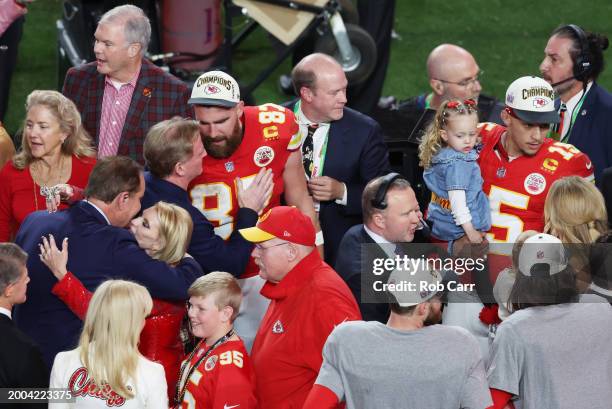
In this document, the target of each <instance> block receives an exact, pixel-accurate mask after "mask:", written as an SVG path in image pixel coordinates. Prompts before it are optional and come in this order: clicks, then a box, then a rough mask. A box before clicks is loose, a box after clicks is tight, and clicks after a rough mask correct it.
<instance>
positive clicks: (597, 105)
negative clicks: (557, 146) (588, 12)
mask: <svg viewBox="0 0 612 409" xmlns="http://www.w3.org/2000/svg"><path fill="white" fill-rule="evenodd" d="M607 48H608V38H607V37H606V36H604V35H601V34H596V33H590V32H585V31H584V30H582V28H580V27H579V26H577V25H574V24H569V25H565V26H560V27H558V28H556V29H555V30H554V31H553V32H552V35H551V37H550V38H549V40H548V43H547V44H546V48H545V49H544V55H545V56H544V60H543V61H542V63H541V64H540V71H541V72H542V77H543V78H544V79H545V80H546V81H548V82H549V83H550V84H551V85H552V87H553V88H554V90H555V92H556V93H557V95H558V97H559V98H558V99H557V100H556V101H555V106H556V107H558V110H559V114H560V116H561V122H560V123H559V124H558V125H553V127H552V128H551V133H550V136H551V137H553V138H554V139H557V140H560V141H561V142H566V143H569V144H572V145H574V146H575V147H576V148H578V149H579V150H581V151H582V152H584V153H586V154H587V155H588V156H589V157H590V158H591V160H592V161H593V166H594V168H595V180H596V182H597V184H598V185H600V184H601V180H600V178H601V174H602V172H603V170H604V169H605V168H607V167H610V166H612V123H611V122H610V119H609V118H610V116H611V115H612V95H611V94H610V93H609V92H608V91H606V90H605V89H604V88H602V87H601V86H599V85H598V84H597V83H596V80H597V78H598V77H599V74H601V72H602V71H603V68H604V57H603V51H604V50H605V49H607Z"/></svg>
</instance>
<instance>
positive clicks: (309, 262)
mask: <svg viewBox="0 0 612 409" xmlns="http://www.w3.org/2000/svg"><path fill="white" fill-rule="evenodd" d="M239 231H240V234H242V235H243V237H244V238H245V239H247V240H249V241H251V242H253V243H256V244H255V249H254V250H253V257H254V259H255V262H256V263H257V265H258V266H259V268H260V272H259V275H260V276H261V277H262V278H263V279H265V280H266V283H265V284H264V286H263V288H262V289H261V294H262V295H263V296H264V297H266V298H268V299H270V305H269V307H268V310H267V311H266V315H265V316H264V318H263V320H262V321H261V325H260V326H259V330H258V331H257V336H256V337H255V343H254V344H253V350H252V353H251V355H252V361H253V367H254V369H255V375H256V378H257V400H258V402H259V405H260V407H262V408H267V409H281V408H301V407H302V405H303V404H304V401H305V399H306V396H307V395H308V392H309V391H310V389H311V388H312V386H313V384H314V381H315V379H316V378H317V375H318V373H319V369H320V368H321V364H322V362H323V358H322V351H323V345H324V344H325V340H326V339H327V337H328V335H329V334H330V333H331V332H332V330H333V329H334V327H335V326H337V325H338V324H340V323H342V322H344V321H354V320H360V319H361V314H360V313H359V308H358V307H357V303H356V302H355V298H354V297H353V295H352V294H351V291H350V290H349V288H348V287H347V285H346V284H345V283H344V281H342V279H341V278H340V277H339V276H338V274H337V273H336V272H335V271H334V270H333V269H332V268H331V267H329V265H327V264H325V263H324V262H323V260H321V256H319V253H318V252H317V251H316V249H315V230H314V226H313V224H312V222H311V221H310V219H309V218H308V217H307V216H305V215H304V214H303V213H301V212H300V211H299V209H297V208H295V207H289V206H278V207H274V208H272V209H271V210H270V211H269V212H268V213H265V214H264V215H263V216H262V217H261V218H260V220H259V222H258V223H257V226H256V227H250V228H246V229H240V230H239Z"/></svg>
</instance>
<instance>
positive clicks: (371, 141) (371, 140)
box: [319, 108, 390, 265]
mask: <svg viewBox="0 0 612 409" xmlns="http://www.w3.org/2000/svg"><path fill="white" fill-rule="evenodd" d="M389 170H390V165H389V150H388V149H387V146H386V145H385V142H384V140H383V134H382V129H381V127H380V125H378V123H377V122H376V121H374V120H373V119H372V118H370V117H368V116H366V115H363V114H361V113H359V112H357V111H355V110H352V109H350V108H344V116H343V117H342V118H341V119H340V120H338V121H334V122H332V123H331V127H330V131H329V139H328V144H327V154H326V156H325V163H324V165H323V176H329V177H331V178H334V179H336V180H338V181H339V182H343V183H345V184H346V189H347V203H346V206H343V205H340V204H338V203H336V202H335V201H334V200H331V201H327V202H321V208H320V210H319V222H320V223H321V229H322V230H323V237H324V238H325V261H326V262H327V263H328V264H330V265H334V264H335V262H336V255H337V251H338V247H339V246H340V241H341V240H342V236H344V233H346V231H347V230H348V229H349V228H350V227H351V226H354V225H356V224H359V223H361V220H362V218H361V194H362V193H363V189H364V188H365V185H366V184H367V183H368V182H369V181H370V180H372V179H374V178H375V177H377V176H380V175H384V174H386V173H388V172H389Z"/></svg>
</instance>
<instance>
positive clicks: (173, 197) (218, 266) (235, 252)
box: [141, 117, 274, 277]
mask: <svg viewBox="0 0 612 409" xmlns="http://www.w3.org/2000/svg"><path fill="white" fill-rule="evenodd" d="M205 156H206V150H205V149H204V146H203V144H202V138H201V137H200V129H199V126H198V123H197V122H196V121H194V120H191V119H183V118H178V117H175V118H172V119H167V120H165V121H162V122H160V123H158V124H156V125H154V126H153V127H152V128H151V129H150V130H149V133H148V134H147V138H146V139H145V142H144V157H145V163H146V166H147V168H148V171H147V172H145V174H144V179H145V193H144V196H143V197H142V201H141V202H142V208H143V209H146V208H148V207H151V206H153V205H155V203H157V202H159V201H162V200H163V201H165V202H168V203H173V204H176V205H178V206H180V207H182V208H183V209H185V210H187V212H189V215H190V216H191V219H192V220H193V232H192V234H191V242H190V244H189V247H188V249H187V252H188V253H189V254H190V255H191V256H192V257H193V258H195V259H196V261H197V262H198V263H199V264H200V266H201V267H202V269H203V270H204V272H205V273H209V272H211V271H225V272H228V273H230V274H232V275H234V276H236V277H239V276H240V275H241V274H242V273H244V271H245V269H246V267H247V264H248V262H249V260H250V257H251V251H252V250H253V245H252V244H251V243H250V242H248V241H246V240H245V239H244V238H243V237H242V236H241V235H240V234H239V233H238V230H237V229H242V228H246V227H252V226H254V225H255V223H257V215H258V213H260V212H261V211H262V210H263V208H264V206H265V205H266V202H267V200H268V198H269V197H270V195H271V194H272V189H273V187H274V184H273V182H272V171H271V170H269V169H268V170H266V169H265V168H262V169H261V170H260V171H259V172H258V173H257V174H256V175H255V176H254V177H253V181H252V182H251V183H250V184H249V185H248V186H247V187H243V184H242V182H241V181H240V182H236V184H237V186H236V194H237V195H236V199H237V202H238V203H237V205H238V207H239V209H238V212H237V216H236V230H234V231H233V232H232V234H231V235H230V236H229V238H228V239H227V241H225V240H224V239H223V238H222V237H221V236H218V235H216V234H215V228H214V225H213V224H212V223H211V222H210V221H209V220H208V219H207V218H206V216H204V214H203V213H202V212H201V211H200V210H199V209H198V208H196V207H195V206H194V205H192V204H191V198H190V196H189V193H187V187H188V186H189V184H190V183H191V181H192V180H193V179H194V178H196V177H197V176H200V175H201V174H202V169H203V166H202V159H203V158H204V157H205ZM239 180H240V179H239Z"/></svg>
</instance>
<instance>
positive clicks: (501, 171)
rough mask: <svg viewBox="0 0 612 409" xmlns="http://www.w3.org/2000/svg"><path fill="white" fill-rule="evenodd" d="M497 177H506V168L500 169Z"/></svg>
mask: <svg viewBox="0 0 612 409" xmlns="http://www.w3.org/2000/svg"><path fill="white" fill-rule="evenodd" d="M496 175H497V177H498V178H503V177H506V168H499V169H497V173H496Z"/></svg>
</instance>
